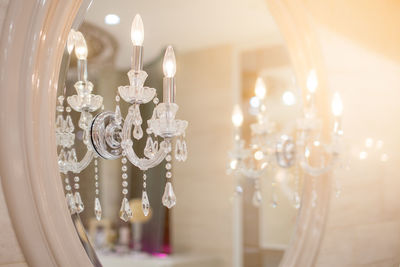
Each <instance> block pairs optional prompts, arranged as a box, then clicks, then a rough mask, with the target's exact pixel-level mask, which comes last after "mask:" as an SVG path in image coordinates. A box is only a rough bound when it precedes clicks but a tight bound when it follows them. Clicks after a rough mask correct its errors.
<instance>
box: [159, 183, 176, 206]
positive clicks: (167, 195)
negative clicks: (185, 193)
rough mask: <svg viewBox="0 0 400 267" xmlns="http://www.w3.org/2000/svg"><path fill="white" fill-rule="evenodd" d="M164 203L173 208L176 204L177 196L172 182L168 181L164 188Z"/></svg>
mask: <svg viewBox="0 0 400 267" xmlns="http://www.w3.org/2000/svg"><path fill="white" fill-rule="evenodd" d="M162 203H163V205H164V206H165V207H167V208H169V209H170V208H172V207H173V206H175V204H176V196H175V193H174V189H173V188H172V184H171V183H170V182H167V183H166V185H165V189H164V195H163V197H162Z"/></svg>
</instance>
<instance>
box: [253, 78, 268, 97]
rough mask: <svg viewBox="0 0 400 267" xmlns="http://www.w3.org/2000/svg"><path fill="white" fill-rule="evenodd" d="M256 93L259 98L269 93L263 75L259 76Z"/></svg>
mask: <svg viewBox="0 0 400 267" xmlns="http://www.w3.org/2000/svg"><path fill="white" fill-rule="evenodd" d="M254 93H255V94H256V96H257V97H258V98H259V99H263V98H264V97H265V95H266V93H267V88H266V86H265V83H264V81H263V79H262V78H261V77H258V78H257V81H256V87H255V89H254Z"/></svg>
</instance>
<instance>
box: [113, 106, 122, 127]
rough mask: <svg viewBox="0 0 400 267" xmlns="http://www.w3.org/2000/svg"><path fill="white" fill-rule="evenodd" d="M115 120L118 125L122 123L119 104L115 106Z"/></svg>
mask: <svg viewBox="0 0 400 267" xmlns="http://www.w3.org/2000/svg"><path fill="white" fill-rule="evenodd" d="M114 121H115V123H116V124H118V125H120V124H121V123H122V115H121V109H120V108H119V105H116V106H115V118H114Z"/></svg>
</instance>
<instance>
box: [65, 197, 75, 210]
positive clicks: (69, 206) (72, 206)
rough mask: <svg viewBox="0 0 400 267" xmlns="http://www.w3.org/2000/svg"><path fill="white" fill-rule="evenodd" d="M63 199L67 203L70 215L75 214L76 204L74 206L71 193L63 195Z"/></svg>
mask: <svg viewBox="0 0 400 267" xmlns="http://www.w3.org/2000/svg"><path fill="white" fill-rule="evenodd" d="M65 199H66V201H67V205H68V209H69V212H70V213H71V214H75V213H76V204H75V198H74V196H73V195H72V194H71V193H67V194H66V195H65Z"/></svg>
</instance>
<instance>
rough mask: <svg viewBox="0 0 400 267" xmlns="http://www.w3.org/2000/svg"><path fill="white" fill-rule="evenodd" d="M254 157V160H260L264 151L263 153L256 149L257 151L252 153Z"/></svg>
mask: <svg viewBox="0 0 400 267" xmlns="http://www.w3.org/2000/svg"><path fill="white" fill-rule="evenodd" d="M254 158H255V159H256V160H262V159H263V158H264V153H263V152H262V151H260V150H257V151H256V152H255V153H254Z"/></svg>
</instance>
